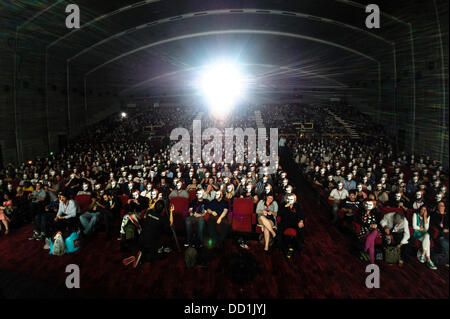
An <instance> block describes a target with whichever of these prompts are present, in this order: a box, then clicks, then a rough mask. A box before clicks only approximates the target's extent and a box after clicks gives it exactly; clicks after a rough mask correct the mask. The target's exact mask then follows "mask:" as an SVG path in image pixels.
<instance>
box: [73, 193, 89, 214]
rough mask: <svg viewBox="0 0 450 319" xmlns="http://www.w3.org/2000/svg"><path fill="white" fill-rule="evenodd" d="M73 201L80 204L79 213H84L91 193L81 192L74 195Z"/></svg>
mask: <svg viewBox="0 0 450 319" xmlns="http://www.w3.org/2000/svg"><path fill="white" fill-rule="evenodd" d="M74 200H75V202H76V203H77V204H78V206H80V209H81V213H82V214H83V213H85V212H86V211H87V210H88V209H89V204H90V202H91V195H87V194H83V195H77V196H75V199H74Z"/></svg>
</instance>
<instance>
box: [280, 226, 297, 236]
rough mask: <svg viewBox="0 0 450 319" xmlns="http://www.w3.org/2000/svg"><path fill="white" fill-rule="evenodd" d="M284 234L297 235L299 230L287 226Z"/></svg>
mask: <svg viewBox="0 0 450 319" xmlns="http://www.w3.org/2000/svg"><path fill="white" fill-rule="evenodd" d="M283 235H285V236H289V237H295V236H297V231H296V230H295V229H294V228H287V229H286V230H285V231H284V233H283Z"/></svg>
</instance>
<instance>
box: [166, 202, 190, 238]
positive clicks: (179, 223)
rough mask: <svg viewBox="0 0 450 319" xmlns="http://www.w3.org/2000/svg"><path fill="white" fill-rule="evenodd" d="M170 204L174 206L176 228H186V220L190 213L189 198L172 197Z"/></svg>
mask: <svg viewBox="0 0 450 319" xmlns="http://www.w3.org/2000/svg"><path fill="white" fill-rule="evenodd" d="M170 205H173V206H174V211H173V214H174V216H173V223H174V226H175V229H177V230H183V229H185V226H184V221H185V220H186V218H187V216H188V215H189V199H188V198H186V197H172V198H171V199H170Z"/></svg>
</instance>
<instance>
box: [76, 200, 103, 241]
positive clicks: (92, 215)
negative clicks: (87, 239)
mask: <svg viewBox="0 0 450 319" xmlns="http://www.w3.org/2000/svg"><path fill="white" fill-rule="evenodd" d="M104 196H105V195H104ZM101 198H102V196H100V192H97V193H95V195H94V196H92V197H91V200H90V203H89V206H88V209H87V211H86V212H84V213H83V214H81V216H80V223H81V225H82V226H83V233H84V234H85V235H87V234H89V233H90V232H91V231H92V229H93V227H94V225H95V224H96V222H97V220H98V218H99V216H100V211H99V208H100V205H102V204H101V203H100V201H101Z"/></svg>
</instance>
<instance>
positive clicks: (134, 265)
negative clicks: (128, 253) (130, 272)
mask: <svg viewBox="0 0 450 319" xmlns="http://www.w3.org/2000/svg"><path fill="white" fill-rule="evenodd" d="M141 257H142V252H141V251H138V253H137V255H136V258H135V260H134V263H133V268H136V267H137V266H138V265H139V262H140V261H141Z"/></svg>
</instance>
